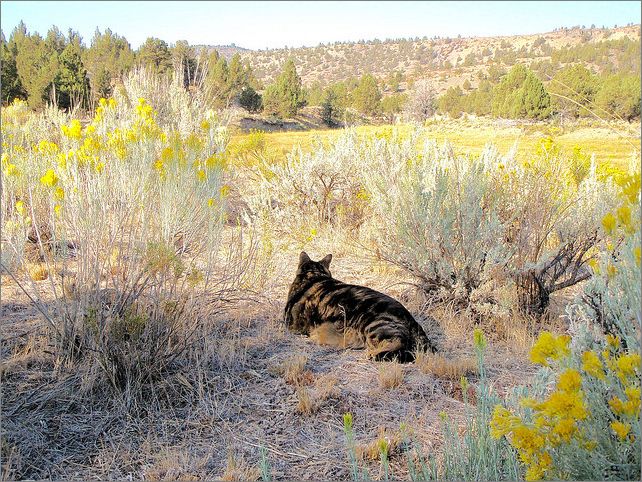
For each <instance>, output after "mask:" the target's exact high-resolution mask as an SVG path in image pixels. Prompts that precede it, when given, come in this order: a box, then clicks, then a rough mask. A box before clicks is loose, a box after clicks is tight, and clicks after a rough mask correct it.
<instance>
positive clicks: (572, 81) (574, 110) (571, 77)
mask: <svg viewBox="0 0 642 482" xmlns="http://www.w3.org/2000/svg"><path fill="white" fill-rule="evenodd" d="M598 87H599V83H598V79H597V77H596V76H595V75H593V74H592V73H591V71H590V70H588V69H587V68H586V67H584V66H583V65H573V66H569V67H565V68H564V69H562V70H560V71H559V72H558V73H557V74H555V76H554V77H553V79H552V80H551V82H550V83H549V85H548V90H549V92H550V93H551V94H552V97H553V106H554V108H555V110H556V111H557V112H559V113H560V114H562V115H564V116H570V117H580V116H587V115H590V109H592V107H591V103H592V102H593V100H594V99H595V94H596V93H597V90H598ZM560 96H563V97H560ZM578 104H580V105H578ZM581 106H584V107H585V108H582V107H581Z"/></svg>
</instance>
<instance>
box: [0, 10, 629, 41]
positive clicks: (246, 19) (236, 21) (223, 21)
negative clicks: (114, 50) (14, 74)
mask: <svg viewBox="0 0 642 482" xmlns="http://www.w3.org/2000/svg"><path fill="white" fill-rule="evenodd" d="M640 6H641V4H640V2H639V1H637V2H633V1H626V2H623V1H585V2H579V1H544V2H543V1H531V2H522V1H514V2H506V1H500V2H480V1H475V2H454V1H445V2H426V1H423V2H422V1H414V2H400V1H396V2H387V1H360V2H309V1H308V2H303V1H298V2H294V1H278V2H277V1H263V2H249V1H248V2H236V1H235V2H206V1H200V2H191V1H190V2H187V1H185V2H176V1H161V2H158V1H145V2H128V1H110V2H104V1H80V2H79V1H74V2H70V1H55V2H54V1H48V2H36V1H12V0H2V2H1V3H0V18H1V22H0V23H1V25H2V31H3V32H4V33H5V35H6V36H7V37H8V36H9V34H10V33H11V31H12V30H13V29H14V27H15V26H16V25H17V24H18V23H19V22H20V20H23V21H24V22H25V23H26V25H27V29H28V31H29V32H39V33H40V34H42V35H43V36H44V35H45V34H46V32H47V30H48V29H49V28H50V27H51V26H52V25H56V26H58V28H60V30H61V31H63V32H65V33H66V32H67V30H68V29H69V28H72V29H74V30H76V31H78V32H79V33H80V34H81V36H82V37H83V39H84V40H85V42H86V43H87V44H89V43H90V41H91V38H92V36H93V34H94V32H95V30H96V28H99V29H100V30H101V31H104V30H105V29H106V28H110V29H111V30H112V31H113V32H115V33H117V34H119V35H122V36H124V37H125V38H126V39H127V40H128V41H129V43H130V44H131V46H132V48H135V49H136V48H138V47H139V46H140V45H141V44H142V43H143V42H144V41H145V39H146V38H147V37H157V38H160V39H162V40H165V41H166V42H167V43H169V44H172V43H174V42H176V41H177V40H187V41H188V42H189V43H190V44H192V45H198V44H207V45H229V44H232V43H234V44H236V45H237V46H239V47H245V48H250V49H265V48H282V47H285V46H288V47H302V46H308V47H310V46H316V45H318V44H319V43H321V42H323V43H328V42H335V41H357V40H360V39H364V40H373V39H375V38H378V39H380V40H384V39H386V38H409V37H423V36H427V37H433V36H440V37H456V36H457V35H459V34H461V35H462V37H479V36H500V35H518V34H532V33H543V32H549V31H552V30H553V29H555V28H558V27H562V26H565V27H572V26H575V25H585V26H587V27H589V26H590V25H591V24H595V25H596V26H598V27H601V26H602V25H604V26H607V27H612V26H614V25H626V24H627V23H636V24H639V23H640Z"/></svg>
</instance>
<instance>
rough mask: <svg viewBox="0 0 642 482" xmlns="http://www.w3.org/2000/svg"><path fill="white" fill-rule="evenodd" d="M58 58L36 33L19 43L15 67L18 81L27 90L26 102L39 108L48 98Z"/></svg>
mask: <svg viewBox="0 0 642 482" xmlns="http://www.w3.org/2000/svg"><path fill="white" fill-rule="evenodd" d="M57 63H58V59H57V56H56V55H55V52H54V51H52V50H50V49H49V48H48V47H47V44H46V43H45V41H44V40H43V38H42V37H41V36H40V35H38V34H33V35H27V36H26V37H25V38H24V40H22V42H21V43H20V46H19V48H18V55H17V56H16V67H17V70H18V75H19V76H20V82H21V83H22V85H23V86H24V88H25V90H26V92H27V102H28V103H29V106H31V107H32V108H34V109H37V108H40V107H42V106H43V104H44V103H45V102H46V101H47V100H48V99H49V98H50V94H51V92H52V87H53V85H54V79H55V77H56V71H57V68H58V66H57Z"/></svg>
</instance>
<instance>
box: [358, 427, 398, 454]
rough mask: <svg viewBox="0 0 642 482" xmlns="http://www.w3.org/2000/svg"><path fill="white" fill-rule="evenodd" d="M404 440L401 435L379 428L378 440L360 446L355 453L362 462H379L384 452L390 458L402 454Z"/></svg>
mask: <svg viewBox="0 0 642 482" xmlns="http://www.w3.org/2000/svg"><path fill="white" fill-rule="evenodd" d="M402 440H403V438H402V436H401V433H399V432H395V431H392V430H389V429H386V428H385V427H379V433H378V436H377V438H376V439H374V440H373V441H372V442H370V443H365V444H358V445H357V446H356V447H355V451H356V453H357V457H359V459H361V460H379V458H380V456H381V453H382V452H384V451H385V453H386V454H387V455H388V457H389V458H390V457H392V456H394V455H396V454H399V453H401V449H402Z"/></svg>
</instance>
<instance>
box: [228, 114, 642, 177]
mask: <svg viewBox="0 0 642 482" xmlns="http://www.w3.org/2000/svg"><path fill="white" fill-rule="evenodd" d="M493 124H494V123H493V121H491V120H488V121H483V122H481V123H479V121H477V122H475V124H469V125H467V124H466V123H465V122H461V121H457V122H453V121H446V122H443V123H441V122H434V123H432V124H430V125H428V127H427V135H428V137H429V138H431V139H434V140H436V141H437V142H438V143H443V142H445V141H449V142H450V143H451V144H452V145H453V148H454V150H455V152H456V153H459V154H467V155H478V154H480V153H481V152H482V150H483V148H484V146H485V145H486V144H488V143H492V144H493V145H494V146H495V147H496V148H497V149H498V150H499V151H500V152H507V151H508V150H510V149H511V148H512V147H513V145H515V143H517V154H518V157H522V156H526V155H528V154H529V153H533V152H535V149H536V148H537V146H538V145H539V143H540V141H541V140H542V139H543V138H547V137H551V138H552V139H553V140H554V141H555V143H556V144H557V145H558V146H559V147H560V148H561V150H562V152H567V153H571V152H572V151H573V149H575V148H576V147H580V148H581V149H582V152H583V153H584V154H587V155H591V154H595V158H596V160H597V162H598V163H599V164H611V165H614V166H616V167H621V168H624V167H625V166H626V165H627V162H628V160H629V158H630V156H631V153H632V152H633V150H634V149H636V148H637V149H638V150H640V139H639V137H638V138H637V139H636V138H634V137H633V136H631V134H630V133H628V132H624V131H623V132H622V133H621V135H619V136H618V134H617V133H616V132H614V131H612V130H609V129H608V128H606V127H583V128H581V129H577V130H571V131H570V132H564V133H560V134H556V132H555V130H556V129H554V128H550V127H549V126H547V125H541V126H540V125H535V126H523V127H521V126H516V127H503V126H500V127H495V126H494V125H493ZM391 127H392V126H390V125H386V126H360V127H357V128H356V130H357V132H358V133H360V134H363V135H366V136H368V135H378V134H383V133H385V132H386V131H389V130H390V128H391ZM397 128H398V129H400V130H401V131H402V132H403V131H404V130H408V131H410V128H411V127H410V126H408V125H401V126H397ZM629 130H630V131H636V129H629ZM341 132H342V130H341V129H326V130H310V131H303V132H301V131H298V132H266V133H265V146H266V150H267V151H269V152H271V153H272V158H273V159H277V160H278V159H283V158H285V155H286V154H287V153H288V152H290V151H291V150H292V149H294V148H295V147H297V146H299V147H300V148H301V149H302V150H303V151H304V152H311V151H312V150H313V148H314V146H315V145H316V144H317V142H321V143H322V144H324V145H327V144H329V143H331V142H332V141H333V140H334V139H336V138H337V137H338V136H339V135H340V134H341ZM637 132H639V127H638V129H637ZM248 136H249V134H238V135H235V136H233V137H232V140H231V143H230V148H231V149H232V150H233V149H234V148H235V147H238V146H241V145H242V144H243V142H244V140H245V139H247V137H248Z"/></svg>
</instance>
